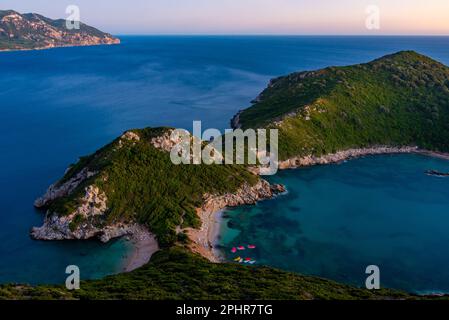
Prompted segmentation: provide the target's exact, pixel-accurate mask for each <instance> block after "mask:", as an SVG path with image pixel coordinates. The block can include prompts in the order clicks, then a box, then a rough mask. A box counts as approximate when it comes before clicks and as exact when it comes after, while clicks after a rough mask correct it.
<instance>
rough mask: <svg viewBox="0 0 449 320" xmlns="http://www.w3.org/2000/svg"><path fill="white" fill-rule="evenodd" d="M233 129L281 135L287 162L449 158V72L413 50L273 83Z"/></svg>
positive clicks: (298, 75)
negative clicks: (407, 151) (370, 151)
mask: <svg viewBox="0 0 449 320" xmlns="http://www.w3.org/2000/svg"><path fill="white" fill-rule="evenodd" d="M235 120H237V121H234V122H235V123H234V125H237V126H241V127H243V128H260V127H272V128H278V129H279V130H280V132H279V135H280V136H279V139H280V141H279V152H280V159H282V160H285V159H288V158H292V157H298V156H309V155H314V156H320V155H323V154H329V153H335V152H336V151H340V150H346V149H351V148H366V147H371V146H376V145H388V146H418V147H420V148H423V149H430V150H433V151H449V125H448V123H449V68H448V67H447V66H445V65H443V64H441V63H439V62H437V61H434V60H432V59H430V58H428V57H426V56H423V55H420V54H418V53H416V52H413V51H403V52H399V53H396V54H392V55H388V56H385V57H383V58H380V59H377V60H374V61H372V62H369V63H366V64H360V65H354V66H348V67H329V68H325V69H322V70H317V71H310V72H299V73H293V74H290V75H288V76H284V77H280V78H277V79H274V80H272V81H271V83H270V85H269V87H268V88H267V89H265V90H264V91H263V92H262V93H261V95H260V96H259V97H258V98H257V99H256V101H255V102H254V104H253V105H252V106H251V107H250V108H248V109H246V110H244V111H242V112H241V113H240V114H239V115H238V117H237V118H236V119H235Z"/></svg>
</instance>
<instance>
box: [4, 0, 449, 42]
mask: <svg viewBox="0 0 449 320" xmlns="http://www.w3.org/2000/svg"><path fill="white" fill-rule="evenodd" d="M68 5H77V6H78V7H79V9H80V16H81V21H83V22H84V23H87V24H90V25H92V26H95V27H97V28H100V29H102V30H103V31H107V32H110V33H113V34H119V35H125V34H289V35H290V34H296V35H318V34H319V35H323V34H324V35H349V34H354V35H449V0H120V1H119V0H1V1H0V9H13V10H16V11H19V12H21V13H26V12H36V13H40V14H42V15H45V16H48V17H50V18H65V17H67V16H68V15H67V14H66V13H65V11H66V7H67V6H68ZM373 5H374V6H375V7H374V11H373V7H372V6H373ZM376 8H378V10H377V9H376ZM367 10H368V12H367ZM377 17H378V18H379V19H377ZM373 19H374V20H373ZM373 21H374V22H373ZM367 23H368V25H369V26H370V27H369V28H368V27H367Z"/></svg>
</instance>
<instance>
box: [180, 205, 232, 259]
mask: <svg viewBox="0 0 449 320" xmlns="http://www.w3.org/2000/svg"><path fill="white" fill-rule="evenodd" d="M223 211H224V210H223V208H210V209H208V210H201V209H199V210H198V215H199V217H200V219H201V222H202V226H201V228H200V229H192V228H188V229H186V231H187V234H188V236H189V238H190V239H191V240H192V244H191V245H190V249H191V250H192V251H193V252H196V253H199V254H200V255H202V256H203V257H205V258H207V259H208V260H209V261H211V262H216V263H219V262H222V261H223V257H222V256H221V254H220V250H218V249H216V245H217V243H218V237H219V235H220V225H221V220H222V215H223Z"/></svg>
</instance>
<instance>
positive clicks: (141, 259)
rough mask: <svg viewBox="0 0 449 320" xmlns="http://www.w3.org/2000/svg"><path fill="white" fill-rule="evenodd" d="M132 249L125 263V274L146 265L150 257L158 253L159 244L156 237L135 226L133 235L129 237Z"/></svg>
mask: <svg viewBox="0 0 449 320" xmlns="http://www.w3.org/2000/svg"><path fill="white" fill-rule="evenodd" d="M130 241H131V242H132V243H133V246H134V249H133V252H132V254H131V255H130V257H129V258H128V260H127V261H126V263H125V268H124V271H125V272H130V271H133V270H135V269H137V268H140V267H142V266H143V265H145V264H147V263H148V262H149V261H150V259H151V256H152V255H153V254H154V253H155V252H157V251H159V244H158V243H157V240H156V236H155V235H153V234H152V233H151V232H149V231H148V230H147V229H146V228H145V227H142V226H138V227H137V226H136V228H135V230H134V232H133V235H132V236H130Z"/></svg>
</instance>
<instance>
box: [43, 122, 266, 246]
mask: <svg viewBox="0 0 449 320" xmlns="http://www.w3.org/2000/svg"><path fill="white" fill-rule="evenodd" d="M167 129H168V128H158V129H151V128H147V129H143V130H132V132H134V133H136V134H138V135H139V137H140V141H136V140H127V139H121V138H118V139H116V140H115V141H114V142H112V143H111V144H109V145H107V146H105V147H103V148H102V149H100V150H99V151H97V152H96V153H95V154H93V155H90V156H88V157H83V158H81V160H80V161H79V162H78V163H77V164H75V165H74V166H72V168H71V169H70V170H69V171H68V172H67V174H66V175H65V176H64V178H63V179H62V180H61V181H60V182H59V183H60V184H61V183H63V182H65V181H67V180H69V179H70V178H72V177H73V176H75V175H76V174H78V173H79V172H80V171H81V170H82V169H84V168H87V169H88V170H89V171H92V172H98V174H96V175H94V176H93V177H91V178H89V179H87V180H86V181H84V182H83V183H82V184H81V185H79V186H78V187H77V188H76V189H75V190H74V192H73V193H72V194H70V195H69V196H67V197H63V198H60V199H57V200H55V201H54V202H53V203H51V204H50V206H49V210H50V211H51V212H54V213H57V214H59V215H67V214H70V213H72V212H73V211H74V209H75V208H76V207H77V206H78V205H79V204H80V198H82V197H83V196H84V193H85V191H84V189H85V187H86V186H88V185H92V184H93V185H96V186H98V187H99V188H100V190H102V191H104V192H105V194H106V196H107V198H108V200H107V206H108V210H107V212H106V213H105V215H104V216H98V217H96V219H97V220H96V221H95V224H96V225H100V226H101V225H108V224H113V223H116V222H130V221H137V222H139V223H141V224H144V225H146V226H148V227H149V229H150V230H151V231H152V232H153V233H155V234H156V235H157V238H158V241H159V243H160V244H161V245H170V244H172V243H174V242H175V241H176V239H177V237H176V232H175V229H176V226H178V225H181V223H183V225H184V226H191V227H198V226H199V221H198V218H197V214H196V211H195V208H198V207H200V206H201V205H202V203H203V198H202V197H203V195H204V194H206V193H209V194H224V193H227V192H234V191H236V190H237V189H238V188H239V187H240V186H241V185H242V184H243V183H244V182H249V183H250V184H254V183H256V182H257V180H258V178H257V177H256V176H254V175H253V174H251V173H249V172H248V171H247V170H246V169H245V168H244V167H242V166H237V165H205V164H201V165H174V164H172V162H171V160H170V154H169V153H168V152H165V151H161V150H159V149H156V148H155V147H154V146H153V145H152V144H151V143H150V141H151V139H152V138H154V137H157V136H161V135H163V134H164V132H166V130H167ZM81 222H82V221H81V219H78V218H75V219H74V220H73V221H72V224H71V228H76V226H77V225H79V223H81Z"/></svg>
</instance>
